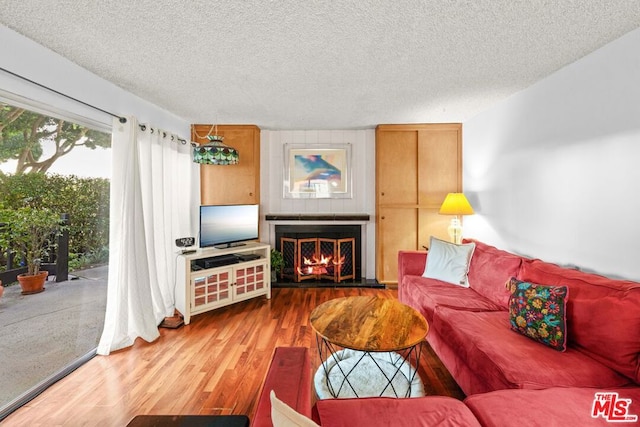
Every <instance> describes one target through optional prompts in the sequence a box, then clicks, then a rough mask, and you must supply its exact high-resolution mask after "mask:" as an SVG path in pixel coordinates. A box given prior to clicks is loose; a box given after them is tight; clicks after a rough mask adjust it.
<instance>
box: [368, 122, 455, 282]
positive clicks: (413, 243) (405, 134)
mask: <svg viewBox="0 0 640 427" xmlns="http://www.w3.org/2000/svg"><path fill="white" fill-rule="evenodd" d="M460 191H462V125H461V124H458V123H451V124H448V123H447V124H408V125H379V126H378V127H377V128H376V278H377V280H378V281H379V282H381V283H385V284H391V285H394V284H397V283H398V274H397V273H398V269H397V267H398V251H400V250H423V249H424V247H423V246H425V247H426V246H428V245H429V238H430V236H436V237H438V238H441V239H444V240H448V239H449V235H448V233H447V227H448V226H449V223H450V220H451V218H450V217H449V216H445V215H439V214H438V211H439V210H440V205H441V204H442V202H443V201H444V199H445V197H446V195H447V193H451V192H460Z"/></svg>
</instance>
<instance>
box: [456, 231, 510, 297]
mask: <svg viewBox="0 0 640 427" xmlns="http://www.w3.org/2000/svg"><path fill="white" fill-rule="evenodd" d="M464 242H474V243H475V244H476V248H475V250H474V252H473V257H472V258H471V265H470V266H469V286H470V287H471V288H472V289H474V290H475V291H476V292H478V293H479V294H481V295H483V296H484V297H485V298H488V299H489V300H491V301H493V302H494V303H496V304H498V305H499V306H500V307H503V309H504V310H506V309H507V305H508V302H509V291H507V290H506V289H505V287H504V284H505V283H506V281H507V280H509V278H510V277H513V276H517V274H518V272H519V271H520V265H521V264H522V257H519V256H518V255H514V254H512V253H509V252H505V251H503V250H500V249H497V248H495V247H493V246H490V245H487V244H485V243H482V242H479V241H477V240H468V239H465V240H464Z"/></svg>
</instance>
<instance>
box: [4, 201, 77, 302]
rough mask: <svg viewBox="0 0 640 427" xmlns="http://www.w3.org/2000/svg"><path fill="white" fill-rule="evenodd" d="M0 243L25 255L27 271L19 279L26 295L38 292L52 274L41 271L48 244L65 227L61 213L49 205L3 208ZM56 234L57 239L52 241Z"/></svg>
mask: <svg viewBox="0 0 640 427" xmlns="http://www.w3.org/2000/svg"><path fill="white" fill-rule="evenodd" d="M0 222H2V223H4V224H5V225H4V227H2V229H0V247H3V248H9V250H10V251H11V252H12V253H14V254H16V255H18V256H24V259H25V262H26V265H27V272H26V273H23V274H20V275H18V282H20V286H21V287H22V293H23V294H24V295H28V294H35V293H38V292H42V291H43V290H44V282H45V280H46V278H47V275H48V274H49V273H48V272H47V271H40V263H41V260H42V258H43V257H45V256H47V255H48V251H49V248H51V247H54V246H55V239H54V238H55V237H56V236H58V235H59V234H60V233H61V232H62V230H63V229H64V227H66V226H64V225H62V223H61V220H60V216H59V215H58V214H56V213H55V212H53V211H51V210H50V209H47V208H40V209H37V208H33V207H30V206H27V207H22V208H18V209H3V210H0ZM52 238H53V240H54V241H51V240H52Z"/></svg>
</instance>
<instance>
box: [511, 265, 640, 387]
mask: <svg viewBox="0 0 640 427" xmlns="http://www.w3.org/2000/svg"><path fill="white" fill-rule="evenodd" d="M518 279H520V280H525V281H531V282H536V283H544V284H548V285H566V286H567V287H568V288H569V294H570V295H571V297H570V298H569V301H568V303H567V328H568V330H567V339H568V342H569V344H568V345H569V346H575V347H576V348H577V349H579V350H580V351H582V352H584V353H585V354H588V355H589V356H591V357H593V358H594V359H596V360H598V361H600V362H601V363H603V364H605V365H607V366H609V367H610V368H612V369H615V370H616V371H618V372H621V373H622V374H624V375H626V376H628V377H629V378H632V379H633V380H634V381H635V382H636V383H640V283H636V282H630V281H624V280H613V279H608V278H606V277H602V276H598V275H595V274H590V273H585V272H582V271H578V270H571V269H567V268H562V267H559V266H557V265H555V264H550V263H547V262H543V261H540V260H530V261H526V262H524V263H523V265H522V270H521V273H520V276H519V277H518Z"/></svg>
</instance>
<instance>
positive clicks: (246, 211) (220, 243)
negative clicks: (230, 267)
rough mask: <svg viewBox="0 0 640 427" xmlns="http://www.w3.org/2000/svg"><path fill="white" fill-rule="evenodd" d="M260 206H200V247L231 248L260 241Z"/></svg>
mask: <svg viewBox="0 0 640 427" xmlns="http://www.w3.org/2000/svg"><path fill="white" fill-rule="evenodd" d="M258 222H259V216H258V205H207V206H200V247H201V248H207V247H211V246H213V247H216V248H220V249H221V248H230V247H232V246H241V245H243V244H244V243H242V242H246V241H248V240H257V239H258Z"/></svg>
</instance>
